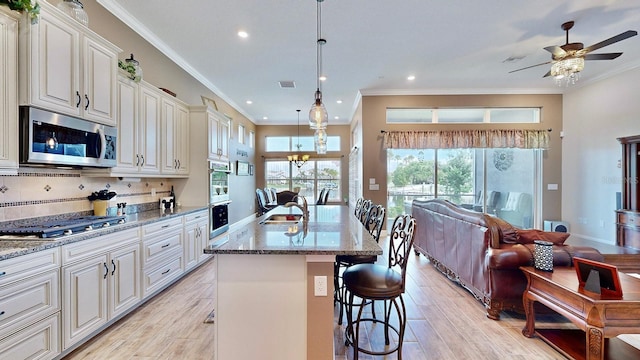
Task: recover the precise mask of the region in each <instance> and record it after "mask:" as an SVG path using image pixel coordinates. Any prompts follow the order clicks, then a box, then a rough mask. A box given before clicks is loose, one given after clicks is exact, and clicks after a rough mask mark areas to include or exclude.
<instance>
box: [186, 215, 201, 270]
mask: <svg viewBox="0 0 640 360" xmlns="http://www.w3.org/2000/svg"><path fill="white" fill-rule="evenodd" d="M185 233H186V234H185V241H184V269H185V270H189V269H191V268H192V267H194V266H196V265H197V264H198V253H197V249H198V248H199V247H200V239H201V236H200V232H199V228H198V226H197V223H190V224H187V225H186V231H185Z"/></svg>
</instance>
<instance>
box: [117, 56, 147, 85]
mask: <svg viewBox="0 0 640 360" xmlns="http://www.w3.org/2000/svg"><path fill="white" fill-rule="evenodd" d="M118 67H119V68H120V69H122V70H124V71H126V72H128V73H129V79H131V80H133V81H135V82H139V81H140V80H142V69H141V68H140V63H139V62H138V60H135V59H134V58H133V54H131V58H129V59H126V60H124V61H123V60H120V59H118Z"/></svg>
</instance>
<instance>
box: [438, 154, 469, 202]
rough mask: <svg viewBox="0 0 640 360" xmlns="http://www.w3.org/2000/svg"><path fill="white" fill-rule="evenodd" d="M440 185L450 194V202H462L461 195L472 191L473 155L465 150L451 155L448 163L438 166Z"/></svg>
mask: <svg viewBox="0 0 640 360" xmlns="http://www.w3.org/2000/svg"><path fill="white" fill-rule="evenodd" d="M438 169H439V170H440V173H439V174H438V184H439V185H440V186H442V187H443V188H444V189H446V191H447V192H448V193H449V194H450V196H451V197H450V200H451V201H452V202H454V203H459V202H460V195H461V194H463V193H467V192H469V191H471V189H472V185H471V179H472V176H471V170H472V166H471V154H470V153H469V152H468V151H465V150H456V151H452V152H451V153H450V156H449V159H448V161H446V162H444V161H443V162H441V163H440V164H439V165H438Z"/></svg>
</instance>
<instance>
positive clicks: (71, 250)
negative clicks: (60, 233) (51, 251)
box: [62, 227, 140, 265]
mask: <svg viewBox="0 0 640 360" xmlns="http://www.w3.org/2000/svg"><path fill="white" fill-rule="evenodd" d="M136 242H138V243H139V242H140V235H139V232H138V228H137V227H136V228H133V229H128V230H123V231H118V232H115V233H111V234H105V235H102V236H97V237H95V238H94V239H88V240H84V241H79V242H77V243H73V244H69V245H64V246H62V263H63V264H65V265H66V264H68V263H70V262H74V261H78V260H84V259H86V258H88V257H92V256H95V255H100V254H103V253H105V252H108V251H110V250H111V249H115V248H117V247H121V246H125V245H129V244H133V243H136Z"/></svg>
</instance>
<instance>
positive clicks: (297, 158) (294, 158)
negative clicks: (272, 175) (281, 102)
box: [287, 110, 309, 169]
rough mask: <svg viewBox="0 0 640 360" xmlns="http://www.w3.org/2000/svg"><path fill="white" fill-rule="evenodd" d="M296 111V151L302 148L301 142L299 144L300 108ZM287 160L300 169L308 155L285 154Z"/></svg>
mask: <svg viewBox="0 0 640 360" xmlns="http://www.w3.org/2000/svg"><path fill="white" fill-rule="evenodd" d="M296 111H297V112H298V143H297V144H296V148H298V152H300V149H301V148H302V144H300V110H296ZM287 160H289V163H292V164H294V165H295V166H297V167H298V169H300V168H301V167H302V165H304V164H305V163H306V162H307V160H309V155H307V154H304V155H301V154H291V155H287Z"/></svg>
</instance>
